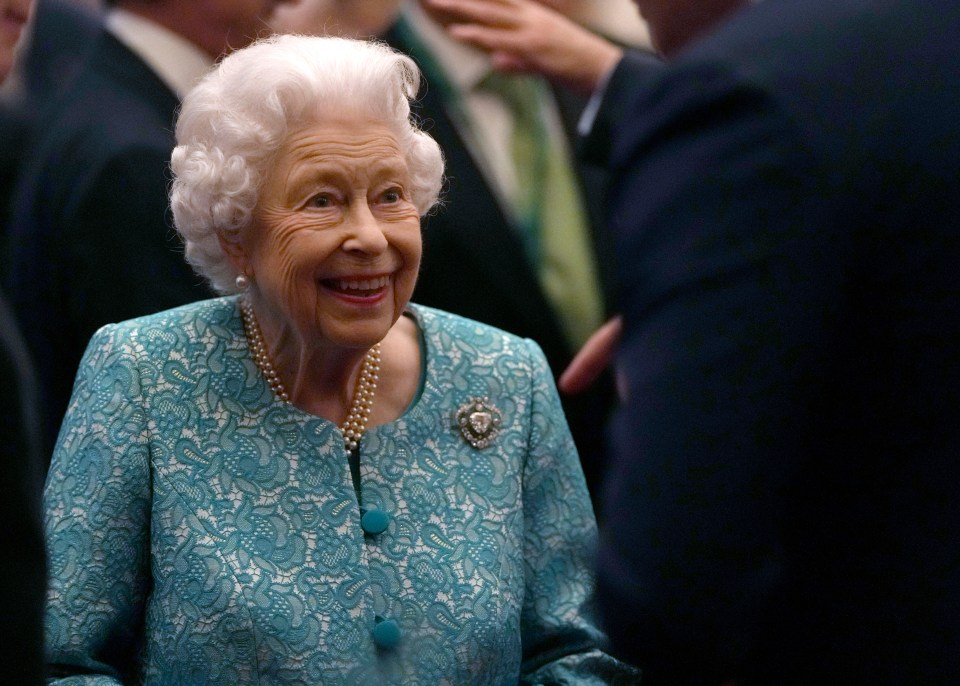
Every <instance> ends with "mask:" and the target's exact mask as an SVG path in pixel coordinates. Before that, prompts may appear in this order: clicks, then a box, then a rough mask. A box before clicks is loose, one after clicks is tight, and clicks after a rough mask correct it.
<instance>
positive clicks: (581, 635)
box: [520, 341, 639, 686]
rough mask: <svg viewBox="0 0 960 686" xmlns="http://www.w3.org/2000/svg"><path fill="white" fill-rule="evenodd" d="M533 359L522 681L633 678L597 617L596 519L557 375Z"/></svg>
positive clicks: (534, 355) (539, 357) (535, 350)
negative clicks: (608, 645) (608, 648)
mask: <svg viewBox="0 0 960 686" xmlns="http://www.w3.org/2000/svg"><path fill="white" fill-rule="evenodd" d="M529 350H530V355H531V360H532V361H533V369H534V374H533V386H532V404H531V416H530V421H531V434H530V452H529V454H528V455H527V459H526V465H525V469H524V479H523V514H524V528H525V539H524V545H525V548H524V566H525V580H526V592H525V595H524V603H523V610H522V616H521V623H522V626H521V632H522V642H523V664H522V667H521V680H520V683H521V684H524V685H527V686H533V685H540V684H544V685H545V684H583V685H588V684H590V685H597V686H599V685H600V684H615V683H616V684H631V683H636V681H637V680H638V679H639V672H638V671H636V670H634V669H632V668H630V667H628V666H626V665H624V664H622V663H620V662H618V661H617V660H614V659H613V658H611V657H610V656H608V655H606V654H605V653H604V652H603V651H602V650H601V646H602V644H603V643H604V641H605V638H604V636H603V634H602V633H601V631H600V630H599V629H598V628H597V626H596V624H595V622H594V619H593V617H592V605H591V602H592V599H593V598H592V597H593V591H594V569H593V565H594V554H595V550H596V522H595V521H594V515H593V508H592V506H591V504H590V499H589V496H588V494H587V488H586V482H585V481H584V477H583V472H582V470H581V468H580V462H579V459H578V458H577V452H576V448H575V447H574V445H573V439H572V438H571V437H570V431H569V429H568V428H567V423H566V420H565V419H564V417H563V411H562V409H561V407H560V399H559V397H558V395H557V391H556V387H555V386H554V383H553V377H552V375H551V374H550V370H549V368H548V367H547V363H546V360H545V358H544V357H543V353H542V352H541V351H540V349H539V347H538V346H537V345H536V344H535V343H533V342H532V341H531V342H529Z"/></svg>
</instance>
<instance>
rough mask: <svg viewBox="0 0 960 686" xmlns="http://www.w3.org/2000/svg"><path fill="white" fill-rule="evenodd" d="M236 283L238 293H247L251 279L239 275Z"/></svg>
mask: <svg viewBox="0 0 960 686" xmlns="http://www.w3.org/2000/svg"><path fill="white" fill-rule="evenodd" d="M234 283H235V284H237V290H238V291H245V290H247V288H249V287H250V279H248V278H247V277H246V276H245V275H244V274H237V278H236V279H235V280H234Z"/></svg>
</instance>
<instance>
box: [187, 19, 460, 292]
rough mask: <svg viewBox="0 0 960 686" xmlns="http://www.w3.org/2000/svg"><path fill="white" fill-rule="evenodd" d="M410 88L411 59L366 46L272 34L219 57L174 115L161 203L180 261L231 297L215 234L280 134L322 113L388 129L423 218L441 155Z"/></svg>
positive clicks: (237, 223) (228, 226)
mask: <svg viewBox="0 0 960 686" xmlns="http://www.w3.org/2000/svg"><path fill="white" fill-rule="evenodd" d="M419 87H420V72H419V70H418V69H417V66H416V65H415V64H414V62H413V60H411V59H410V58H409V57H407V56H405V55H403V54H401V53H398V52H396V51H395V50H393V49H392V48H390V47H388V46H386V45H383V44H380V43H376V42H370V41H358V40H350V39H346V38H331V37H316V36H294V35H283V36H273V37H270V38H266V39H264V40H261V41H258V42H256V43H254V44H252V45H250V46H249V47H246V48H244V49H242V50H238V51H236V52H234V53H232V54H230V55H229V56H227V57H226V58H224V60H223V61H222V62H221V63H220V64H219V66H218V67H217V68H216V69H215V70H214V71H212V72H211V73H210V74H208V75H207V76H206V77H204V78H203V79H202V80H201V81H200V82H199V83H198V84H197V86H196V87H195V88H194V89H193V90H192V91H190V93H188V94H187V96H186V98H184V101H183V104H182V106H181V108H180V114H179V117H178V119H177V129H176V138H177V146H176V148H174V150H173V155H172V157H171V168H172V170H173V185H172V188H171V191H170V204H171V207H172V209H173V218H174V223H175V224H176V227H177V231H179V232H180V235H181V237H182V238H183V240H184V243H185V246H186V258H187V261H188V262H189V263H190V264H191V265H192V266H193V268H194V269H195V270H196V271H197V272H198V273H199V274H200V275H201V276H203V277H204V278H206V279H207V280H208V281H209V282H210V284H211V285H212V286H213V288H214V289H215V290H216V291H217V292H219V293H224V294H225V293H233V292H236V290H237V287H236V284H235V279H236V277H237V274H238V273H237V271H236V269H235V268H234V266H233V264H231V262H230V260H229V259H227V256H226V254H225V253H224V251H223V249H222V248H221V246H220V241H219V240H218V238H217V234H218V233H220V234H222V235H223V236H224V238H225V239H226V240H228V241H231V240H236V239H237V237H238V234H239V232H240V230H241V229H243V228H244V227H245V226H247V225H248V224H249V222H250V221H251V217H252V213H253V210H254V208H255V207H256V205H257V202H258V198H259V192H260V188H261V186H262V183H263V180H264V175H265V173H266V172H267V170H268V169H269V167H270V165H271V164H272V162H273V160H274V156H275V155H276V153H277V151H278V149H279V148H280V147H281V145H282V144H283V142H284V140H285V139H286V137H287V134H288V132H289V131H291V130H294V129H296V128H298V127H299V126H302V125H305V124H309V123H310V122H312V121H318V120H320V119H321V118H322V117H323V116H331V115H340V116H348V117H349V116H363V117H366V118H371V119H373V120H376V121H378V122H382V123H383V124H384V125H386V126H387V127H388V128H390V130H391V131H392V132H393V134H394V136H396V139H397V142H398V143H399V145H400V148H401V150H403V151H404V152H405V155H406V162H407V167H408V170H409V171H410V176H411V188H410V198H411V201H412V202H413V204H414V205H415V206H416V208H417V210H418V211H419V212H420V214H421V216H422V215H425V214H426V213H427V212H428V211H429V210H430V209H431V208H432V207H433V206H434V205H435V204H436V202H437V199H438V196H439V193H440V187H441V183H442V179H443V156H442V153H441V152H440V147H439V146H438V145H437V143H436V141H434V140H433V139H432V138H431V137H430V136H428V135H427V134H426V133H424V132H423V131H421V130H420V129H419V128H418V126H417V125H416V124H415V122H414V120H413V117H412V115H411V112H410V101H411V100H412V99H413V98H414V97H415V96H416V93H417V90H418V88H419Z"/></svg>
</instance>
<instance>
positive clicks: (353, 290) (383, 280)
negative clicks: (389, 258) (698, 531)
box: [323, 276, 390, 298]
mask: <svg viewBox="0 0 960 686" xmlns="http://www.w3.org/2000/svg"><path fill="white" fill-rule="evenodd" d="M388 283H390V277H389V276H377V277H373V278H369V279H352V280H351V279H324V280H323V285H324V286H326V287H327V288H329V289H330V290H331V291H334V292H336V293H340V294H341V295H348V296H351V297H354V298H369V297H372V296H376V295H379V294H380V293H382V292H383V289H384V288H386V287H387V284H388Z"/></svg>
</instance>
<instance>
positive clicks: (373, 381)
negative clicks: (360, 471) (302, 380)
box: [240, 298, 380, 452]
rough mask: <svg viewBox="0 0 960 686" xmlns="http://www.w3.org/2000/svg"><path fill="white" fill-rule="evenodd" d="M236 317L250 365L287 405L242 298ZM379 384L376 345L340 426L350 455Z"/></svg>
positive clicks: (286, 395)
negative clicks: (239, 317)
mask: <svg viewBox="0 0 960 686" xmlns="http://www.w3.org/2000/svg"><path fill="white" fill-rule="evenodd" d="M240 313H241V315H243V327H244V329H245V330H246V332H247V341H248V342H249V344H250V353H251V354H252V355H253V360H254V362H256V363H257V367H258V368H259V369H260V373H261V374H263V376H264V378H265V379H266V380H267V383H268V384H270V388H271V389H272V390H273V392H274V393H275V394H276V396H277V397H278V398H280V399H281V400H282V401H283V402H285V403H289V402H290V394H289V393H287V389H286V387H285V386H284V385H283V382H282V381H281V380H280V376H279V375H278V374H277V371H276V369H274V368H273V363H272V362H271V361H270V355H269V353H268V352H267V346H266V345H265V344H264V342H263V335H262V334H261V333H260V326H259V324H257V317H256V315H255V314H254V313H253V305H251V304H250V301H249V300H247V299H246V298H244V299H243V300H242V301H241V303H240ZM379 381H380V344H379V343H377V344H376V345H374V346H373V347H372V348H370V350H368V351H367V354H366V355H365V356H364V358H363V364H362V365H361V366H360V377H359V378H358V379H357V386H356V388H355V389H354V390H353V401H352V402H351V403H350V411H349V412H348V413H347V418H346V419H345V420H344V422H343V424H341V425H340V431H341V432H342V433H343V444H344V446H345V447H346V449H347V451H350V452H352V451H354V450H356V449H357V446H358V445H359V444H360V437H361V436H363V432H364V431H366V430H367V422H369V421H370V411H371V409H372V408H373V399H374V396H376V394H377V383H378V382H379Z"/></svg>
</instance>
